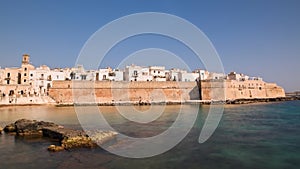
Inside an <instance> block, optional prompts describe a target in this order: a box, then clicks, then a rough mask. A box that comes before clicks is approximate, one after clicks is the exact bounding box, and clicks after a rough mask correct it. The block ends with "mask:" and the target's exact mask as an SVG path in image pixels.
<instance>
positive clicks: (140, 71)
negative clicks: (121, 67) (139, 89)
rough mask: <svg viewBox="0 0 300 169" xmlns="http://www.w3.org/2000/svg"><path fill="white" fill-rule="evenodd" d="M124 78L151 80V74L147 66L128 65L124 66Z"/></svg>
mask: <svg viewBox="0 0 300 169" xmlns="http://www.w3.org/2000/svg"><path fill="white" fill-rule="evenodd" d="M124 79H125V81H152V76H151V75H150V70H149V68H148V67H141V66H136V65H130V66H126V68H125V72H124Z"/></svg>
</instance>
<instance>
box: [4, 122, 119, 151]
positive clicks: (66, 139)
mask: <svg viewBox="0 0 300 169" xmlns="http://www.w3.org/2000/svg"><path fill="white" fill-rule="evenodd" d="M3 130H4V132H6V133H13V134H16V136H17V137H46V138H50V139H54V140H57V142H58V143H59V145H50V146H49V147H48V150H49V151H53V152H56V151H62V150H69V149H74V148H93V147H97V146H98V145H100V144H104V143H105V142H107V141H110V140H112V139H114V138H115V137H116V135H117V133H116V132H113V131H88V133H86V132H84V131H82V130H74V129H69V128H65V127H64V126H60V125H58V124H55V123H52V122H44V121H36V120H28V119H20V120H17V121H16V122H15V123H11V124H9V125H6V126H5V128H4V129H3Z"/></svg>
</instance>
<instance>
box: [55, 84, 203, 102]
mask: <svg viewBox="0 0 300 169" xmlns="http://www.w3.org/2000/svg"><path fill="white" fill-rule="evenodd" d="M49 96H50V97H51V98H53V99H54V100H55V101H56V102H57V103H61V104H72V103H74V102H75V103H83V104H84V103H95V102H96V103H107V104H111V103H127V102H130V103H145V104H147V103H154V102H184V101H187V100H199V98H200V95H199V88H198V85H197V83H196V82H173V81H172V82H113V81H96V82H92V81H54V82H53V87H52V88H51V89H50V90H49ZM73 96H74V97H73Z"/></svg>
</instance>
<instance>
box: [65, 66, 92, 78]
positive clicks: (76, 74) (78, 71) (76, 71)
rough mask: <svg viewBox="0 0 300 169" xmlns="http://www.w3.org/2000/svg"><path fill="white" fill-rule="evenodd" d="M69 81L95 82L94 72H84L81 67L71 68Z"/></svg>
mask: <svg viewBox="0 0 300 169" xmlns="http://www.w3.org/2000/svg"><path fill="white" fill-rule="evenodd" d="M70 79H71V80H87V81H94V80H96V71H94V70H89V71H85V69H84V68H83V66H82V65H78V66H77V67H74V68H71V73H70Z"/></svg>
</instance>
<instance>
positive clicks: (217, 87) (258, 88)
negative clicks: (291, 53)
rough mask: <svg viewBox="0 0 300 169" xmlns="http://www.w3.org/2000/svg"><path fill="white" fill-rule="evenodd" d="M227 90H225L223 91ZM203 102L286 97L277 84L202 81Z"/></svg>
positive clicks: (258, 81)
mask: <svg viewBox="0 0 300 169" xmlns="http://www.w3.org/2000/svg"><path fill="white" fill-rule="evenodd" d="M224 88H225V89H226V90H223V89H224ZM201 95H202V100H211V99H214V100H221V99H222V98H224V97H225V98H226V100H236V99H259V98H279V97H285V92H284V89H283V88H282V87H280V86H277V85H276V84H275V83H266V82H264V81H260V80H247V81H235V80H225V81H217V80H216V81H202V82H201Z"/></svg>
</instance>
